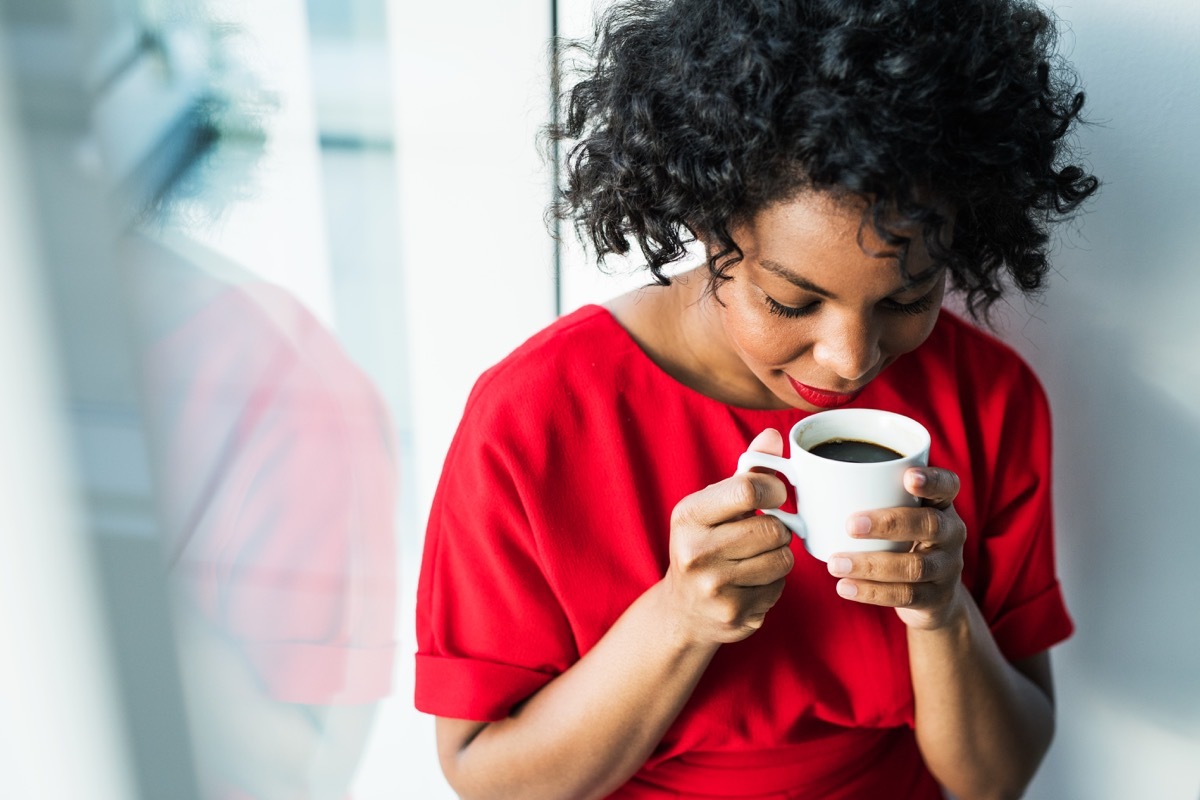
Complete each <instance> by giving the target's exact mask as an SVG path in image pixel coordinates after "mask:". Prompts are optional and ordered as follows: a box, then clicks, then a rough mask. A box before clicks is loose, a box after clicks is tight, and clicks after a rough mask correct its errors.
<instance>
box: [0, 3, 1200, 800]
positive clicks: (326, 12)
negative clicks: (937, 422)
mask: <svg viewBox="0 0 1200 800" xmlns="http://www.w3.org/2000/svg"><path fill="white" fill-rule="evenodd" d="M1056 9H1057V11H1058V13H1059V14H1060V15H1061V16H1062V17H1063V18H1064V20H1065V22H1064V29H1065V32H1066V35H1065V37H1064V52H1065V54H1066V55H1067V56H1068V57H1069V58H1071V59H1072V60H1073V61H1074V63H1075V64H1076V66H1077V67H1078V69H1079V71H1080V73H1081V75H1082V76H1083V78H1084V82H1085V87H1084V88H1085V89H1086V90H1087V92H1088V101H1089V106H1090V117H1091V120H1092V122H1093V124H1092V125H1091V126H1090V127H1088V128H1086V129H1084V130H1083V131H1082V132H1081V133H1080V137H1079V139H1080V144H1081V145H1082V147H1083V149H1084V151H1086V152H1087V153H1088V156H1089V159H1090V161H1091V164H1092V166H1093V168H1094V170H1095V171H1096V172H1097V173H1098V174H1099V175H1100V176H1101V177H1102V179H1103V180H1104V181H1105V186H1104V189H1103V192H1102V195H1101V196H1100V198H1099V199H1098V200H1097V201H1096V202H1095V203H1094V204H1093V205H1092V207H1091V210H1090V212H1089V213H1087V214H1086V215H1085V216H1082V217H1081V218H1080V219H1079V220H1078V221H1077V222H1076V223H1075V224H1073V225H1071V226H1068V227H1066V228H1064V229H1063V230H1062V231H1061V232H1060V237H1059V245H1058V247H1057V255H1056V266H1057V274H1056V275H1055V276H1054V280H1053V285H1052V288H1051V290H1050V291H1049V292H1048V293H1047V295H1046V296H1045V299H1044V302H1042V303H1040V304H1027V303H1025V302H1023V301H1016V302H1014V303H1013V305H1011V306H1010V307H1007V308H1006V309H1005V310H1004V313H1003V314H1002V316H1001V319H1000V333H1001V334H1002V336H1003V337H1004V338H1005V339H1006V340H1007V341H1009V342H1010V343H1012V344H1013V345H1014V346H1015V347H1017V348H1018V349H1019V350H1020V351H1021V352H1022V353H1024V354H1025V355H1026V357H1027V358H1028V359H1029V360H1030V361H1031V362H1032V363H1033V364H1034V366H1035V367H1036V368H1037V370H1038V371H1039V373H1040V374H1041V375H1042V377H1043V379H1044V382H1045V383H1046V385H1047V388H1048V390H1049V393H1050V396H1051V401H1052V403H1053V406H1054V408H1055V411H1056V419H1057V431H1056V442H1055V445H1056V451H1057V465H1056V468H1057V479H1058V508H1057V517H1058V529H1059V539H1058V550H1059V565H1060V572H1061V575H1062V579H1063V582H1064V585H1065V589H1066V594H1067V600H1068V604H1069V606H1070V608H1071V609H1072V612H1073V614H1074V615H1075V618H1076V622H1077V624H1078V632H1077V633H1076V635H1075V636H1074V638H1072V639H1071V640H1070V641H1068V642H1067V643H1066V644H1064V645H1063V646H1061V647H1059V648H1058V649H1057V650H1056V651H1055V654H1054V659H1055V672H1056V681H1057V685H1058V697H1059V700H1058V704H1059V708H1060V713H1059V731H1058V735H1057V738H1056V740H1055V744H1054V746H1053V749H1052V750H1051V753H1050V756H1049V758H1048V760H1047V762H1046V764H1045V765H1044V767H1043V769H1042V770H1041V772H1040V774H1039V776H1038V778H1037V780H1036V782H1035V784H1034V787H1033V789H1032V790H1031V791H1030V793H1029V797H1032V798H1039V799H1042V800H1060V799H1062V798H1068V799H1074V798H1079V800H1108V799H1111V800H1127V799H1128V798H1156V799H1159V798H1162V799H1170V798H1183V799H1185V800H1196V799H1197V798H1200V757H1198V754H1200V581H1198V580H1197V579H1196V573H1197V571H1200V527H1198V526H1197V524H1196V521H1195V515H1194V513H1193V506H1192V502H1193V501H1194V498H1195V496H1196V494H1197V490H1200V480H1198V478H1200V470H1198V469H1197V468H1196V466H1195V461H1196V458H1195V454H1196V453H1200V358H1197V356H1196V350H1197V348H1200V332H1198V328H1197V325H1196V323H1195V322H1194V320H1195V318H1196V316H1197V309H1196V306H1195V300H1196V298H1200V269H1197V265H1196V263H1195V256H1194V254H1193V251H1194V243H1193V242H1192V238H1193V237H1194V232H1195V230H1197V222H1200V220H1197V215H1196V211H1195V207H1196V206H1195V203H1194V201H1193V198H1192V194H1193V192H1194V190H1195V187H1196V186H1197V185H1200V161H1198V160H1197V159H1196V158H1195V155H1194V152H1193V151H1194V147H1193V143H1194V141H1195V131H1197V130H1200V96H1198V94H1200V81H1197V80H1196V77H1197V75H1200V51H1198V50H1197V49H1196V45H1195V43H1196V42H1197V41H1200V6H1197V5H1195V4H1194V3H1192V2H1191V0H1150V1H1149V2H1147V3H1143V4H1137V5H1136V6H1135V5H1134V4H1129V3H1121V2H1116V0H1089V2H1087V3H1086V4H1080V5H1079V6H1074V5H1069V4H1067V3H1059V4H1058V5H1057V6H1056ZM593 13H594V11H593V8H592V6H591V4H590V3H589V2H588V1H587V0H557V2H556V0H536V2H535V1H534V0H508V1H507V2H505V3H494V2H483V1H482V0H460V2H455V3H443V4H435V3H416V2H412V1H411V0H307V2H305V0H256V2H253V3H237V2H233V1H232V0H207V1H206V2H201V1H200V0H0V263H2V264H3V266H2V267H0V375H3V376H4V377H3V379H0V487H3V488H2V489H0V641H3V642H4V643H5V648H4V652H5V656H4V658H2V659H0V678H2V680H3V687H4V688H3V689H2V690H0V796H3V797H13V798H71V799H72V800H74V799H75V798H81V797H87V798H97V799H98V800H105V799H107V798H114V799H116V798H120V799H121V800H124V799H125V798H146V799H147V800H157V799H158V798H171V799H172V800H174V799H175V798H180V799H181V800H187V798H277V797H278V798H324V797H329V798H345V797H348V796H349V797H353V798H356V800H375V799H376V798H379V799H382V798H419V799H420V800H425V799H426V798H428V799H430V800H439V799H440V798H449V797H452V796H453V795H452V793H451V792H450V790H449V789H448V788H447V787H446V786H445V784H444V781H443V780H442V778H441V775H440V772H439V770H438V767H437V761H436V755H435V749H434V741H433V723H432V720H431V719H430V718H427V717H425V716H423V715H420V714H418V713H417V712H416V711H414V710H413V708H412V663H413V659H412V656H413V650H414V637H413V631H412V620H413V598H414V595H415V590H416V573H417V568H418V566H419V561H420V551H421V542H422V538H423V528H424V519H425V515H426V512H427V509H428V506H429V503H430V500H431V496H432V492H433V488H434V486H435V484H436V480H437V476H438V472H439V469H440V465H441V461H442V458H443V456H444V454H445V450H446V448H447V446H448V444H449V441H450V437H451V435H452V433H453V430H454V427H455V425H456V424H457V421H458V417H459V415H460V413H461V410H462V407H463V404H464V402H465V400H466V396H467V392H468V391H469V389H470V386H471V384H472V383H473V381H474V379H475V378H476V377H477V376H478V374H479V373H480V372H481V371H482V370H483V369H485V368H486V367H487V366H489V365H491V364H492V363H494V362H495V361H497V360H499V359H500V358H501V357H503V356H504V355H505V354H506V353H507V352H508V351H510V350H511V349H512V348H513V347H515V346H516V345H517V344H519V343H520V342H521V341H523V340H524V339H525V338H526V337H527V336H529V335H530V334H532V333H533V332H534V331H536V330H538V329H539V328H541V327H543V326H544V325H546V324H547V323H549V322H550V321H551V320H552V319H553V318H554V317H555V316H556V315H557V314H560V313H566V312H569V311H571V310H573V309H575V308H577V307H578V306H580V305H582V304H584V303H588V302H597V301H601V300H603V299H606V298H607V297H610V296H612V295H615V294H618V293H620V292H621V291H623V290H625V289H626V288H628V287H630V286H632V285H636V284H638V283H641V282H643V281H642V279H641V278H640V277H639V276H637V275H635V274H632V272H633V268H634V267H636V264H629V265H621V264H614V265H613V269H614V272H615V273H616V274H614V275H612V276H605V275H602V274H601V273H599V272H598V271H596V270H595V268H594V267H593V266H592V265H591V264H590V263H589V262H588V260H587V258H586V257H585V256H584V255H583V254H582V253H581V252H580V251H579V249H578V248H577V247H575V246H574V245H573V243H572V242H570V240H569V237H568V240H567V241H565V242H564V243H563V244H562V245H556V244H555V242H554V241H553V238H552V237H551V236H550V235H549V234H548V230H547V227H546V225H545V223H544V222H543V212H544V209H545V206H546V204H547V202H548V201H549V199H550V195H551V186H552V185H553V180H554V179H553V167H552V165H551V164H548V163H546V162H545V161H544V160H543V159H542V158H541V157H540V155H539V152H538V149H537V145H536V143H535V138H536V134H537V132H538V129H539V128H540V126H542V125H543V124H544V123H545V122H546V121H547V119H548V117H549V114H550V105H551V104H550V97H551V85H550V84H551V70H550V68H549V67H550V64H551V63H552V57H553V54H552V51H551V48H550V44H549V42H550V39H551V36H552V35H553V34H554V33H556V32H557V33H559V34H563V35H567V36H578V35H583V34H584V33H586V32H587V31H588V30H589V29H590V25H591V19H592V15H593Z"/></svg>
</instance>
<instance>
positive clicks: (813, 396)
mask: <svg viewBox="0 0 1200 800" xmlns="http://www.w3.org/2000/svg"><path fill="white" fill-rule="evenodd" d="M785 374H786V373H785ZM787 379H788V380H789V381H791V384H792V388H793V389H795V390H796V394H798V395H800V397H802V398H803V399H804V400H805V401H807V402H808V403H810V404H812V405H814V406H816V407H817V408H826V409H828V408H841V407H842V406H844V405H847V404H849V403H852V402H854V398H856V397H858V396H859V395H860V394H862V389H859V390H858V391H855V392H827V391H825V390H824V389H817V388H815V387H813V386H809V385H808V384H804V383H801V382H800V381H798V380H796V379H795V378H793V377H792V376H791V375H788V376H787Z"/></svg>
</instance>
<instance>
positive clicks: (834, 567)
mask: <svg viewBox="0 0 1200 800" xmlns="http://www.w3.org/2000/svg"><path fill="white" fill-rule="evenodd" d="M851 566H853V565H852V564H851V563H850V559H848V558H831V559H829V574H830V575H849V574H850V567H851Z"/></svg>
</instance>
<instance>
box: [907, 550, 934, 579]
mask: <svg viewBox="0 0 1200 800" xmlns="http://www.w3.org/2000/svg"><path fill="white" fill-rule="evenodd" d="M931 569H932V567H931V565H930V560H929V559H928V558H926V557H925V556H922V555H919V554H917V553H912V554H910V555H909V556H908V558H907V559H906V560H905V576H904V577H905V579H906V580H907V581H908V582H909V583H923V582H925V581H926V580H928V579H929V574H930V571H931Z"/></svg>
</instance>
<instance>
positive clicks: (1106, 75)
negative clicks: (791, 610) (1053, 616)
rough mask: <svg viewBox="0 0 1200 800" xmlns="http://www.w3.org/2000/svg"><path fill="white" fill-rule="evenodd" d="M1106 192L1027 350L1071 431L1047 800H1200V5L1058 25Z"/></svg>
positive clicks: (1164, 5) (1068, 9)
mask: <svg viewBox="0 0 1200 800" xmlns="http://www.w3.org/2000/svg"><path fill="white" fill-rule="evenodd" d="M1057 9H1058V11H1059V13H1060V14H1061V15H1062V16H1063V17H1065V18H1066V19H1068V20H1070V28H1071V30H1072V31H1073V38H1074V47H1073V49H1072V51H1071V52H1070V55H1071V57H1072V58H1073V60H1074V62H1075V63H1076V66H1077V67H1078V69H1079V70H1080V72H1081V74H1082V75H1083V77H1084V79H1085V87H1084V88H1085V89H1086V91H1087V93H1088V104H1089V107H1090V116H1091V119H1092V120H1093V121H1094V122H1095V125H1094V126H1092V127H1090V128H1087V129H1085V130H1084V131H1083V132H1082V134H1081V136H1080V141H1081V143H1082V144H1083V146H1084V147H1085V149H1086V150H1088V151H1089V152H1090V156H1091V163H1092V166H1093V168H1094V170H1095V171H1096V172H1097V173H1098V174H1099V175H1100V177H1101V178H1102V179H1103V180H1104V181H1105V186H1104V187H1103V189H1102V194H1101V196H1100V197H1099V198H1098V200H1097V201H1096V202H1095V203H1094V205H1093V210H1092V211H1091V213H1089V214H1088V215H1086V216H1085V217H1083V218H1082V219H1081V220H1080V221H1079V224H1078V225H1077V226H1076V229H1075V230H1074V231H1067V232H1065V235H1064V236H1063V237H1062V238H1063V240H1064V245H1063V247H1062V249H1061V252H1060V253H1059V254H1058V256H1057V258H1056V265H1057V267H1058V272H1059V274H1058V275H1056V276H1054V281H1053V288H1052V289H1051V290H1050V292H1049V293H1048V295H1047V297H1046V302H1045V304H1044V306H1043V307H1041V308H1034V309H1030V310H1029V311H1028V313H1025V312H1022V313H1016V314H1014V315H1013V317H1012V319H1010V320H1009V324H1008V326H1007V330H1008V335H1009V339H1010V341H1012V342H1013V343H1014V344H1015V345H1016V346H1017V347H1018V348H1020V349H1021V350H1022V351H1023V352H1024V353H1025V355H1026V356H1027V357H1028V358H1029V359H1030V361H1031V362H1032V363H1033V364H1034V366H1035V367H1036V368H1037V370H1038V372H1039V373H1040V374H1041V376H1042V378H1043V380H1044V382H1045V383H1046V386H1047V389H1048V391H1049V393H1050V396H1051V399H1052V402H1053V405H1054V408H1055V411H1056V421H1057V435H1056V440H1055V444H1056V450H1057V480H1058V495H1057V498H1058V514H1057V516H1058V522H1059V538H1058V546H1059V564H1060V571H1061V574H1062V578H1063V581H1064V584H1065V588H1066V594H1067V601H1068V605H1069V607H1070V609H1071V610H1072V612H1073V614H1074V616H1075V620H1076V623H1077V625H1078V632H1077V633H1076V635H1075V636H1074V638H1072V639H1071V640H1070V641H1069V642H1067V643H1066V644H1065V645H1063V646H1062V647H1061V648H1059V649H1058V650H1057V651H1056V652H1055V672H1056V684H1057V686H1058V692H1059V706H1060V709H1061V711H1060V715H1059V720H1060V721H1059V732H1058V736H1057V739H1056V743H1055V745H1054V748H1053V750H1052V751H1051V754H1050V757H1049V760H1048V762H1047V763H1046V765H1045V766H1044V768H1043V770H1042V772H1041V774H1040V775H1039V778H1038V780H1037V782H1036V784H1035V787H1034V790H1033V791H1032V792H1031V793H1030V796H1031V797H1033V798H1038V799H1039V800H1040V799H1042V798H1044V799H1045V800H1060V799H1062V798H1068V799H1069V798H1080V800H1093V798H1095V799H1097V800H1104V799H1106V798H1111V799H1112V800H1121V799H1122V798H1135V797H1136V798H1141V797H1147V798H1151V797H1152V798H1184V799H1185V800H1195V798H1197V797H1200V622H1198V621H1197V610H1198V609H1200V582H1198V581H1197V580H1196V570H1197V569H1198V568H1200V536H1198V534H1200V525H1198V524H1197V522H1196V516H1195V513H1194V502H1195V498H1196V496H1197V493H1198V492H1197V490H1198V489H1200V470H1198V469H1197V467H1196V466H1195V463H1194V462H1195V459H1194V455H1193V454H1194V453H1195V452H1197V448H1200V355H1198V351H1200V328H1198V327H1197V324H1196V318H1197V308H1196V306H1195V303H1196V301H1197V298H1200V269H1197V267H1198V264H1197V260H1198V259H1197V256H1196V255H1195V250H1194V236H1195V233H1196V231H1197V229H1198V228H1200V226H1198V225H1197V223H1198V222H1200V215H1198V214H1197V211H1196V204H1195V201H1194V199H1193V195H1194V193H1195V191H1196V187H1197V186H1200V162H1198V161H1197V155H1196V148H1195V143H1196V141H1197V131H1198V130H1200V90H1198V87H1197V84H1198V79H1200V50H1197V47H1196V42H1197V41H1200V5H1198V4H1196V3H1194V2H1193V0H1155V2H1151V3H1142V4H1131V3H1123V2H1115V1H1114V0H1089V1H1088V2H1086V3H1079V4H1068V3H1065V2H1064V3H1059V4H1058V5H1057Z"/></svg>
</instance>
